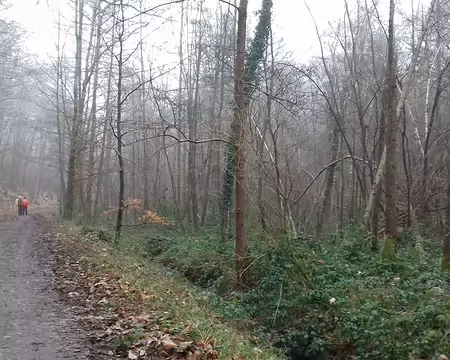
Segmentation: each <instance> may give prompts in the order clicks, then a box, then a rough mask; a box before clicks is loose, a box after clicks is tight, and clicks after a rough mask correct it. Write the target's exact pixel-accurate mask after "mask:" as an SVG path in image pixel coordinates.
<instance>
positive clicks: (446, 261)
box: [442, 151, 450, 272]
mask: <svg viewBox="0 0 450 360" xmlns="http://www.w3.org/2000/svg"><path fill="white" fill-rule="evenodd" d="M447 156H448V157H450V151H448V152H447ZM447 161H448V159H447ZM446 196H447V204H446V208H445V235H444V247H443V256H442V269H443V270H444V271H447V272H450V165H447V190H446Z"/></svg>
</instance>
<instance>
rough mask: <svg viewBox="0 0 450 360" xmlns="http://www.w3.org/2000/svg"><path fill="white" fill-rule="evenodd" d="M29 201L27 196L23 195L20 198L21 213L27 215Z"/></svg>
mask: <svg viewBox="0 0 450 360" xmlns="http://www.w3.org/2000/svg"><path fill="white" fill-rule="evenodd" d="M29 204H30V202H29V201H28V198H27V197H26V196H25V197H24V198H23V200H22V214H23V215H28V205H29Z"/></svg>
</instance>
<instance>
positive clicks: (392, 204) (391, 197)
mask: <svg viewBox="0 0 450 360" xmlns="http://www.w3.org/2000/svg"><path fill="white" fill-rule="evenodd" d="M394 13H395V3H394V0H390V7H389V38H388V58H387V87H388V90H387V98H388V103H387V114H386V118H387V133H386V175H385V197H386V204H385V206H384V219H385V230H384V244H383V258H386V259H392V258H394V257H395V252H396V237H397V198H396V195H397V182H396V179H397V116H396V113H395V110H394V109H395V93H396V89H397V86H396V69H395V59H394V56H395V55H394V51H395V49H394Z"/></svg>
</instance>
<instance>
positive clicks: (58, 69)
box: [56, 12, 66, 215]
mask: <svg viewBox="0 0 450 360" xmlns="http://www.w3.org/2000/svg"><path fill="white" fill-rule="evenodd" d="M56 48H57V52H58V55H57V60H56V129H57V132H58V170H59V183H60V185H59V186H60V196H59V212H60V214H61V215H64V214H63V207H64V199H65V196H64V194H65V192H66V180H65V164H64V158H65V153H64V136H65V134H64V132H63V128H62V122H61V109H60V96H61V95H60V88H61V86H60V79H61V63H62V59H61V13H60V12H58V42H57V46H56Z"/></svg>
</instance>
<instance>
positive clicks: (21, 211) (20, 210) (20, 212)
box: [16, 196, 23, 216]
mask: <svg viewBox="0 0 450 360" xmlns="http://www.w3.org/2000/svg"><path fill="white" fill-rule="evenodd" d="M16 207H17V211H18V213H19V216H20V215H22V214H23V208H22V197H21V196H19V197H18V198H17V199H16Z"/></svg>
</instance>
